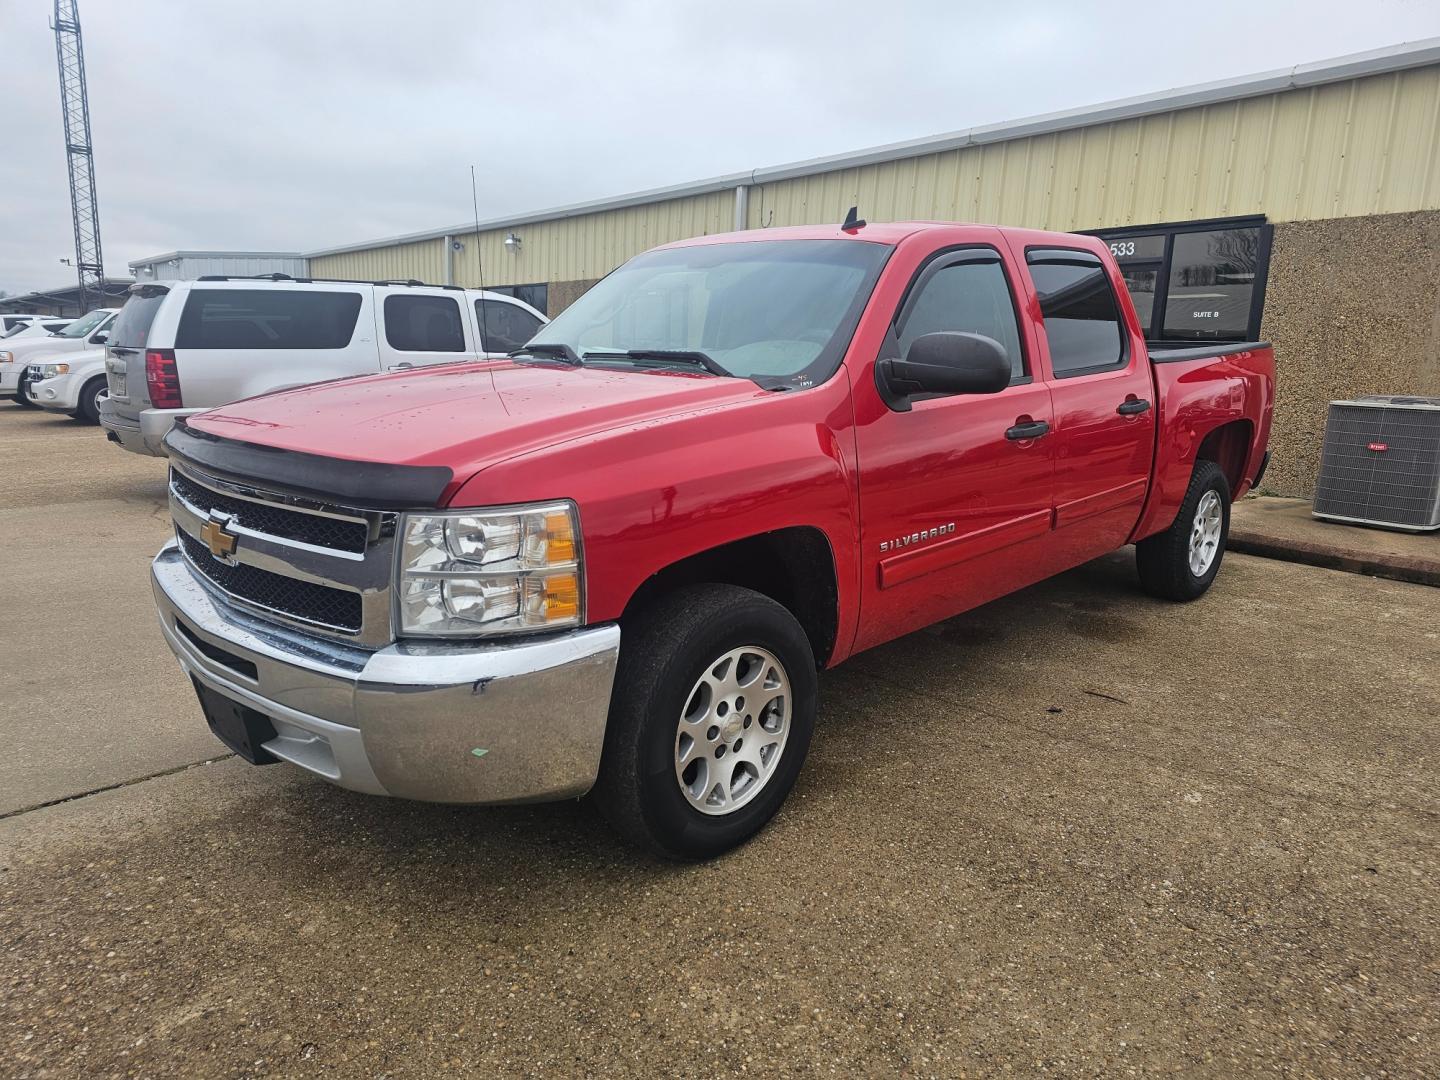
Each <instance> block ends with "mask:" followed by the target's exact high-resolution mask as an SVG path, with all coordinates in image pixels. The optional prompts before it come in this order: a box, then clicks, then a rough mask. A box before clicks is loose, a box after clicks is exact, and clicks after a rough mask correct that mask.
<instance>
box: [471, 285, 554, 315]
mask: <svg viewBox="0 0 1440 1080" xmlns="http://www.w3.org/2000/svg"><path fill="white" fill-rule="evenodd" d="M485 291H486V292H493V293H499V294H500V295H501V296H513V297H514V298H515V299H516V300H519V301H520V302H521V303H524V304H529V305H530V306H531V307H533V308H534V309H535V310H536V311H538V312H540V314H542V315H548V314H550V308H549V307H548V306H547V305H548V301H549V299H550V286H548V285H486V286H485Z"/></svg>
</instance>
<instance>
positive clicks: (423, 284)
mask: <svg viewBox="0 0 1440 1080" xmlns="http://www.w3.org/2000/svg"><path fill="white" fill-rule="evenodd" d="M195 280H196V281H289V282H293V283H294V284H296V285H314V284H316V283H319V284H325V283H326V282H333V283H334V284H336V285H406V286H410V287H412V288H417V287H418V288H422V289H453V290H454V291H456V292H464V291H465V286H463V285H432V284H430V283H429V282H428V281H420V280H418V279H416V278H388V279H386V280H383V281H370V280H367V279H365V278H339V277H323V278H322V277H291V276H290V275H289V274H204V275H202V276H200V277H198V278H196V279H195Z"/></svg>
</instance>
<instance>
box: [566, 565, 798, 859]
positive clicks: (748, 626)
mask: <svg viewBox="0 0 1440 1080" xmlns="http://www.w3.org/2000/svg"><path fill="white" fill-rule="evenodd" d="M816 692H817V679H816V672H815V659H814V656H813V654H812V653H811V650H810V642H809V640H808V639H807V638H806V636H805V632H804V630H802V629H801V627H800V624H799V623H798V622H796V621H795V617H794V616H793V615H791V614H790V612H788V611H787V610H785V608H783V607H781V606H780V605H779V604H777V603H776V602H775V601H773V600H771V599H770V598H768V597H766V596H762V595H761V594H759V593H756V592H752V591H751V590H749V589H741V588H737V587H735V586H730V585H702V586H696V587H693V588H686V589H682V590H679V591H677V592H675V593H672V594H670V595H669V596H667V597H665V598H663V599H662V600H660V601H659V602H657V603H656V604H654V605H652V606H650V607H649V608H647V609H646V610H645V611H644V612H642V613H640V614H639V615H638V616H637V617H635V618H634V619H631V620H627V623H626V626H625V628H624V637H623V638H622V644H621V648H620V663H619V666H618V667H617V669H616V673H615V689H614V692H613V695H612V700H611V707H610V721H609V725H608V728H607V730H606V736H605V755H604V760H603V761H602V762H601V767H600V777H599V780H598V781H597V782H596V785H595V790H594V793H593V796H592V797H593V799H594V801H595V802H596V803H597V804H598V806H599V808H600V810H601V812H602V813H603V814H604V815H605V817H606V818H607V819H608V820H609V821H610V823H611V824H612V825H613V826H614V827H615V829H616V831H617V832H619V833H620V834H621V835H622V836H624V837H625V838H626V839H628V840H630V841H631V842H633V843H635V844H638V845H639V846H641V847H645V848H648V849H649V850H651V851H653V852H655V853H656V854H659V855H662V856H665V857H666V858H671V859H705V858H710V857H712V856H715V855H719V854H720V853H721V852H724V851H727V850H729V849H730V848H732V847H735V846H736V845H737V844H741V843H743V842H744V841H745V840H747V839H749V838H750V837H751V836H753V835H754V834H755V833H756V832H758V831H759V830H760V829H761V828H762V827H763V826H764V825H765V823H766V822H768V821H769V820H770V818H771V817H772V816H774V814H775V812H776V811H777V810H779V809H780V804H781V803H783V802H784V801H785V797H786V796H787V795H789V793H790V789H791V788H792V787H794V786H795V780H796V778H797V777H798V776H799V774H800V767H801V765H803V764H804V761H805V754H806V752H807V751H808V750H809V748H810V735H811V732H812V731H813V729H814V724H815V708H816Z"/></svg>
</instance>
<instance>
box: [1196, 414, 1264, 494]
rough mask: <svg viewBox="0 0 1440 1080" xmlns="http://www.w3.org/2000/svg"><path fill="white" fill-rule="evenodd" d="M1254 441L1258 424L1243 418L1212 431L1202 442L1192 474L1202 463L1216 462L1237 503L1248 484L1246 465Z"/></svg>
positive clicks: (1197, 450)
mask: <svg viewBox="0 0 1440 1080" xmlns="http://www.w3.org/2000/svg"><path fill="white" fill-rule="evenodd" d="M1254 441H1255V425H1254V424H1253V423H1251V422H1250V421H1249V420H1246V419H1243V418H1242V419H1239V420H1230V421H1227V422H1226V423H1223V424H1221V425H1219V426H1218V427H1215V428H1212V429H1211V430H1210V431H1208V432H1206V433H1205V437H1204V438H1203V439H1201V440H1200V446H1199V447H1198V449H1196V451H1195V462H1194V463H1192V465H1191V471H1192V472H1193V471H1194V466H1195V464H1197V463H1199V462H1201V461H1213V462H1215V464H1217V465H1219V466H1220V471H1221V472H1223V473H1224V474H1225V479H1226V481H1228V482H1229V484H1230V498H1231V499H1232V500H1234V499H1236V498H1238V497H1239V496H1240V495H1241V494H1243V492H1242V491H1241V485H1242V484H1244V482H1245V464H1246V461H1247V459H1248V458H1249V456H1250V448H1251V446H1253V445H1254Z"/></svg>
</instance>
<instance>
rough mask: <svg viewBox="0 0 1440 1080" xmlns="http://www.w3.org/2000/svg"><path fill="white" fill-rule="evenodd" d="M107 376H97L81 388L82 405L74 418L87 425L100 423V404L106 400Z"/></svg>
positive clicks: (77, 409)
mask: <svg viewBox="0 0 1440 1080" xmlns="http://www.w3.org/2000/svg"><path fill="white" fill-rule="evenodd" d="M105 393H106V388H105V376H103V375H97V376H96V377H95V378H93V379H91V380H90V381H89V382H87V383H86V384H85V385H84V386H82V387H81V388H80V404H79V407H78V408H76V410H75V413H74V416H75V419H77V420H83V421H85V423H87V424H98V423H99V422H100V402H102V401H103V400H105Z"/></svg>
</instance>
